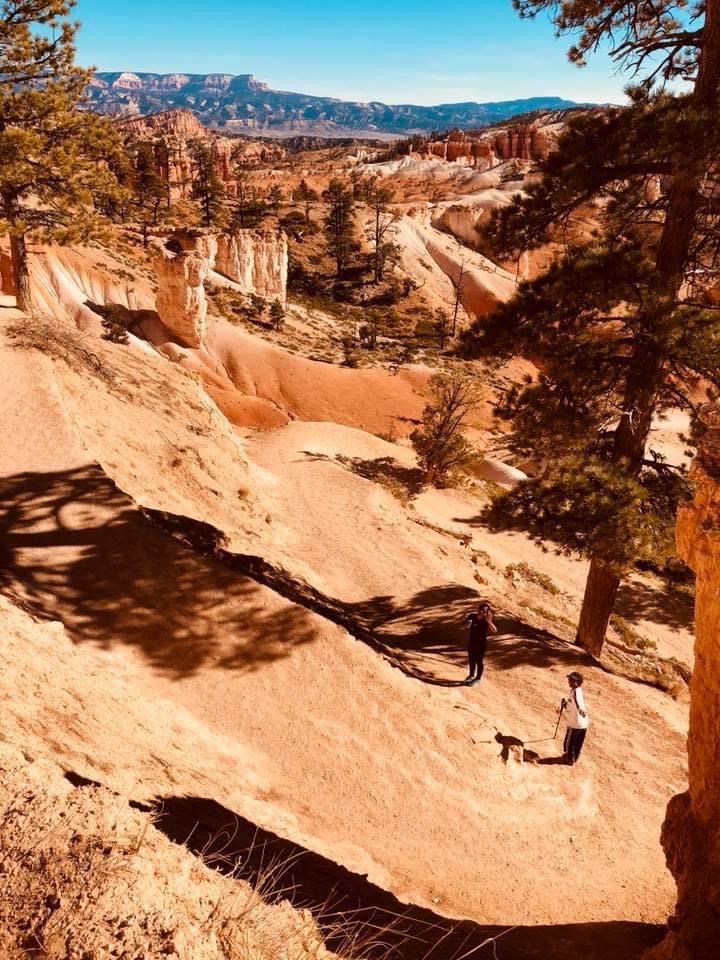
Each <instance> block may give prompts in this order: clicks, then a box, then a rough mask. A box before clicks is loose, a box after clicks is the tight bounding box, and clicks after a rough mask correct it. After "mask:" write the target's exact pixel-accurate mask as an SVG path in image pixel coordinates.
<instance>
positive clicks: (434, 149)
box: [425, 123, 552, 170]
mask: <svg viewBox="0 0 720 960" xmlns="http://www.w3.org/2000/svg"><path fill="white" fill-rule="evenodd" d="M425 149H426V150H427V152H428V153H429V154H430V155H431V156H434V157H440V158H441V159H442V160H447V161H448V162H450V163H453V162H457V161H461V162H462V161H465V162H467V163H469V164H471V165H472V166H474V167H479V168H480V169H481V170H487V169H489V168H490V167H494V166H496V165H497V164H498V163H502V162H503V161H504V160H512V159H516V160H522V161H523V162H525V163H533V162H535V161H537V160H545V159H546V158H547V156H548V154H549V153H550V151H551V149H552V138H551V137H550V136H549V135H548V130H547V129H546V128H545V127H543V126H541V125H539V124H537V123H526V124H518V125H517V126H513V127H508V128H507V129H506V130H499V131H497V132H494V133H492V132H491V133H488V134H486V135H484V136H481V137H476V136H473V135H472V134H469V133H465V132H464V131H463V130H453V131H451V133H450V134H449V135H448V136H447V138H446V139H445V140H434V141H431V142H429V143H428V144H427V145H426V147H425Z"/></svg>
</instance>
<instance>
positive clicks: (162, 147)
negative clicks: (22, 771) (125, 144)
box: [118, 110, 287, 198]
mask: <svg viewBox="0 0 720 960" xmlns="http://www.w3.org/2000/svg"><path fill="white" fill-rule="evenodd" d="M118 128H119V130H120V132H121V134H122V135H123V136H124V137H126V138H128V139H129V140H137V139H139V140H149V141H151V143H152V148H153V152H154V154H155V165H156V170H157V174H158V176H160V177H162V178H163V179H164V180H166V181H167V183H168V186H169V189H170V196H171V197H172V198H178V197H189V196H190V195H191V193H192V184H193V177H194V170H193V163H192V159H191V156H190V145H191V143H192V141H194V140H205V141H206V142H207V143H208V144H209V146H210V151H211V153H212V156H213V159H214V161H215V169H216V172H217V175H218V177H219V178H220V180H221V181H222V183H223V185H224V187H225V190H226V192H227V193H229V194H231V195H232V194H234V193H235V189H236V180H237V176H236V171H235V163H234V159H233V158H234V157H241V158H242V162H243V164H245V165H246V166H252V165H254V164H257V163H264V162H272V161H275V160H281V159H282V158H283V157H285V156H286V155H287V151H286V150H285V149H284V148H283V147H281V146H279V145H278V144H273V143H263V142H260V141H257V140H238V139H237V138H232V137H224V136H221V135H220V134H218V133H216V132H215V131H212V130H206V128H205V127H204V126H203V125H202V124H201V123H200V121H199V120H198V119H197V117H196V116H195V114H194V113H193V112H192V110H163V111H161V112H160V113H153V114H150V115H149V116H141V117H131V118H129V119H123V120H121V121H119V122H118Z"/></svg>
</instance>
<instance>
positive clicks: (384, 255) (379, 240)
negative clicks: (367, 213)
mask: <svg viewBox="0 0 720 960" xmlns="http://www.w3.org/2000/svg"><path fill="white" fill-rule="evenodd" d="M392 201H393V192H392V190H391V189H390V188H389V187H386V186H384V185H383V184H382V183H380V182H379V178H377V177H374V178H373V179H372V180H370V181H369V182H368V183H366V185H365V202H366V203H367V205H368V206H369V207H370V210H371V212H372V215H373V243H374V246H373V276H374V280H375V283H380V281H381V280H382V279H383V273H384V269H385V264H386V263H387V261H388V260H389V259H391V258H392V253H393V248H394V246H395V244H393V243H392V242H391V241H390V240H389V239H388V234H389V233H390V231H391V229H392V227H393V226H394V225H395V223H396V222H397V217H396V216H395V215H394V214H393V213H392V212H391V211H390V204H391V203H392Z"/></svg>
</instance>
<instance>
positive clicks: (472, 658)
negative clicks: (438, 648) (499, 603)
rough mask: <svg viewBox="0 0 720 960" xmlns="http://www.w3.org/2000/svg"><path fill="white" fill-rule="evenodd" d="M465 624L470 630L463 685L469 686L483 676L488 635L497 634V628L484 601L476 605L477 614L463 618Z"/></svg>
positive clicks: (470, 614)
mask: <svg viewBox="0 0 720 960" xmlns="http://www.w3.org/2000/svg"><path fill="white" fill-rule="evenodd" d="M465 623H466V624H467V626H468V627H469V628H470V638H469V642H468V675H467V677H465V683H467V684H471V683H477V682H478V680H480V678H481V677H482V675H483V668H484V666H485V662H484V661H485V651H486V650H487V638H488V633H497V627H496V626H495V624H494V623H493V614H492V609H491V607H490V604H489V603H487V602H486V601H484V600H483V601H481V603H479V604H478V608H477V613H469V614H468V615H467V616H466V617H465Z"/></svg>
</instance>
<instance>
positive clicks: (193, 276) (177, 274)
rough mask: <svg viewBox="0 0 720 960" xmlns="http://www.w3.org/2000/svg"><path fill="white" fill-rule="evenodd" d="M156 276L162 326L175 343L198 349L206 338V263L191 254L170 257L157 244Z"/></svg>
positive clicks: (165, 250)
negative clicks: (173, 337)
mask: <svg viewBox="0 0 720 960" xmlns="http://www.w3.org/2000/svg"><path fill="white" fill-rule="evenodd" d="M153 265H154V267H155V271H156V273H157V279H158V291H157V299H156V309H157V312H158V315H159V317H160V319H161V320H162V322H163V324H164V325H165V326H166V327H167V328H168V330H171V331H172V332H173V333H174V334H175V336H176V337H177V338H178V340H181V341H182V342H183V343H184V344H186V345H187V346H189V347H199V346H200V344H201V343H202V340H203V337H204V336H205V328H206V320H207V300H206V297H205V287H204V286H203V284H204V281H205V278H206V277H207V275H208V271H209V269H210V268H209V263H208V260H207V258H206V257H203V256H202V255H201V254H200V253H197V252H195V251H193V250H190V251H185V250H184V251H182V252H181V253H172V252H171V251H169V250H167V249H166V248H165V247H163V246H162V245H160V244H157V245H156V246H155V247H154V248H153Z"/></svg>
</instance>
